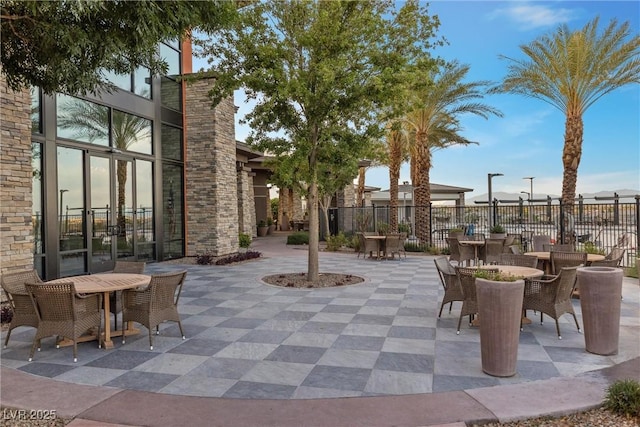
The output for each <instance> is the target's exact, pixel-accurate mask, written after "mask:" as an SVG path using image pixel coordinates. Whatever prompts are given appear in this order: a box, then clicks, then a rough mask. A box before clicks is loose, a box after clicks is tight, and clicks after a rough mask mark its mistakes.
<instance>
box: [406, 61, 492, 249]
mask: <svg viewBox="0 0 640 427" xmlns="http://www.w3.org/2000/svg"><path fill="white" fill-rule="evenodd" d="M468 71H469V66H468V65H460V64H458V63H457V62H455V61H454V62H451V63H449V64H445V65H444V66H443V67H441V69H440V70H439V72H438V74H437V75H436V76H435V78H433V79H431V77H430V76H428V75H427V76H425V78H424V79H423V80H422V81H418V82H417V83H416V84H415V85H414V86H413V89H412V92H411V93H410V94H409V96H410V99H409V105H410V106H411V107H410V108H411V111H410V112H409V113H407V114H406V115H405V116H404V118H403V119H402V121H403V123H404V125H405V128H406V129H407V131H408V132H410V134H411V135H412V142H411V144H412V146H411V161H412V162H413V163H414V166H412V168H415V170H412V183H413V185H414V194H415V199H416V200H415V206H416V213H415V217H416V218H415V223H416V230H415V231H416V236H417V237H418V239H420V240H421V241H422V242H428V241H429V237H430V236H431V218H430V213H429V205H430V204H431V187H430V178H429V174H430V171H431V158H432V155H433V151H435V150H439V149H443V148H447V147H449V146H451V145H460V144H462V145H467V144H470V143H472V142H471V141H469V140H467V139H466V138H464V137H462V136H461V135H460V132H461V131H462V129H461V127H460V123H459V121H458V117H459V116H460V115H461V114H466V113H470V114H475V115H477V116H480V117H484V118H488V117H489V115H491V114H493V115H497V116H501V115H502V113H500V111H498V110H497V109H495V108H493V107H491V106H489V105H486V104H483V103H481V102H479V101H478V100H479V99H481V98H482V96H483V93H482V91H481V88H482V86H484V85H486V84H487V83H486V82H483V81H478V82H468V83H467V82H464V78H465V77H466V75H467V72H468ZM414 178H415V179H414Z"/></svg>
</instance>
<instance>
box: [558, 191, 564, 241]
mask: <svg viewBox="0 0 640 427" xmlns="http://www.w3.org/2000/svg"><path fill="white" fill-rule="evenodd" d="M559 211H560V218H559V219H558V220H559V221H560V230H559V232H560V243H565V241H564V231H565V229H564V205H563V204H562V199H560V206H559Z"/></svg>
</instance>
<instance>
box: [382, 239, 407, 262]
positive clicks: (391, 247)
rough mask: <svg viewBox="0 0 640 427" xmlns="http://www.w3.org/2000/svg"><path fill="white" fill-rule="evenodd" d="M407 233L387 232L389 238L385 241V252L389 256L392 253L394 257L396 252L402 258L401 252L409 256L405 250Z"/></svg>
mask: <svg viewBox="0 0 640 427" xmlns="http://www.w3.org/2000/svg"><path fill="white" fill-rule="evenodd" d="M406 238H407V235H406V233H390V234H387V239H386V241H385V253H386V255H387V256H389V255H391V258H394V257H395V255H394V254H398V258H400V254H401V253H403V254H404V257H405V258H406V257H407V253H406V252H405V250H404V241H405V240H406Z"/></svg>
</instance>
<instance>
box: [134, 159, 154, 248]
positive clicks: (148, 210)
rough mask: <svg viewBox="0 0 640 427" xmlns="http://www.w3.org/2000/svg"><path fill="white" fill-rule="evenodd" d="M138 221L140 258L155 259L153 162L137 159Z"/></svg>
mask: <svg viewBox="0 0 640 427" xmlns="http://www.w3.org/2000/svg"><path fill="white" fill-rule="evenodd" d="M136 197H137V199H136V202H137V207H136V221H137V227H136V230H137V243H138V249H137V254H138V259H144V260H151V259H155V243H154V242H155V240H156V239H155V235H154V227H153V223H154V218H153V163H151V162H148V161H144V160H136Z"/></svg>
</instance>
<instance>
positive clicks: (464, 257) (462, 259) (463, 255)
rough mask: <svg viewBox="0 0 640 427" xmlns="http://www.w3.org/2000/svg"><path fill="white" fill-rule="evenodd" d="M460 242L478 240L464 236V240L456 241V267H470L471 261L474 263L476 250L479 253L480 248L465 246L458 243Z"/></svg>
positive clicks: (477, 238)
mask: <svg viewBox="0 0 640 427" xmlns="http://www.w3.org/2000/svg"><path fill="white" fill-rule="evenodd" d="M460 240H480V239H479V237H474V236H464V238H462V239H457V240H456V243H457V245H458V253H459V254H460V255H459V259H458V265H460V266H461V265H463V264H466V265H467V266H469V265H471V261H475V259H476V250H478V251H480V248H477V247H475V246H472V245H465V244H463V243H460ZM478 254H479V252H478ZM478 257H479V255H478Z"/></svg>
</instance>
